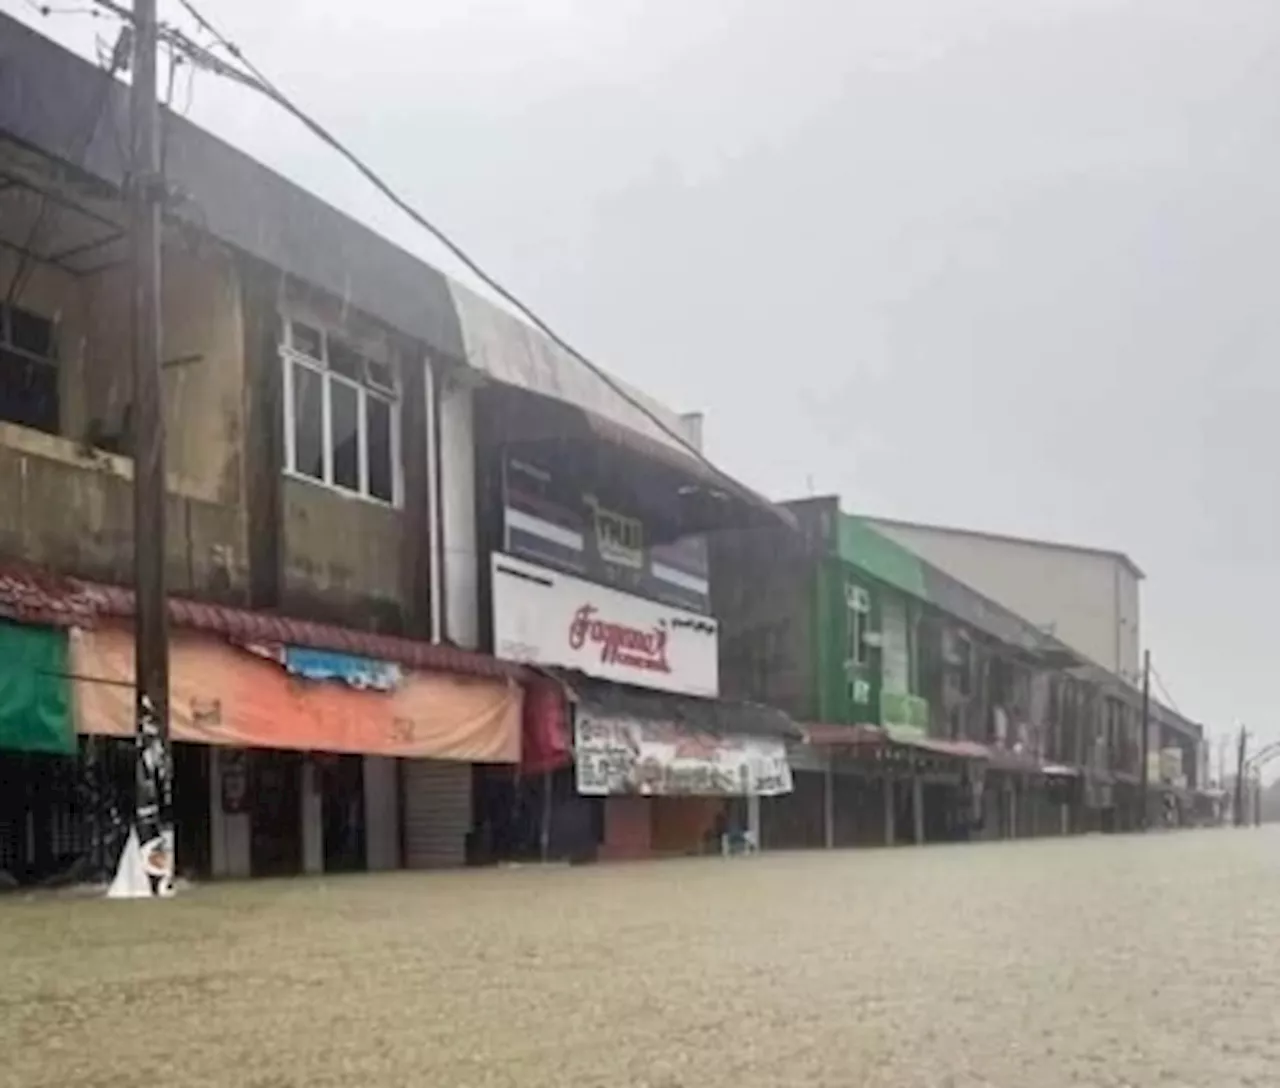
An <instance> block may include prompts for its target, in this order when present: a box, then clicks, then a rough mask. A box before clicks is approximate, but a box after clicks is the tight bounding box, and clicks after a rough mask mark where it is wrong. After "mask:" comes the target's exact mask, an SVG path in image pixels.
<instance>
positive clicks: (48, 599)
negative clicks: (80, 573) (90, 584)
mask: <svg viewBox="0 0 1280 1088" xmlns="http://www.w3.org/2000/svg"><path fill="white" fill-rule="evenodd" d="M94 615H95V611H94V606H93V600H92V598H91V597H90V596H89V594H88V592H87V590H86V588H85V586H84V585H83V584H82V583H80V582H73V581H71V580H70V579H67V578H62V577H59V576H58V575H56V574H50V573H49V572H48V571H42V570H39V569H37V568H35V567H29V566H26V565H24V564H11V565H8V566H6V567H5V568H3V569H0V617H3V618H4V619H9V620H16V621H17V622H18V623H40V624H45V625H47V626H49V627H80V626H84V625H86V624H89V623H92V622H93V617H94Z"/></svg>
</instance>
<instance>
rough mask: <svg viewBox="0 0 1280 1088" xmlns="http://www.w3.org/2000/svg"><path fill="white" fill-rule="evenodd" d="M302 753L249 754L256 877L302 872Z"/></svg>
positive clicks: (261, 751)
mask: <svg viewBox="0 0 1280 1088" xmlns="http://www.w3.org/2000/svg"><path fill="white" fill-rule="evenodd" d="M302 761H303V754H302V753H301V752H284V751H277V750H276V749H273V748H256V749H254V750H253V751H251V752H249V826H250V827H251V828H252V831H251V835H250V843H249V865H250V871H251V872H252V873H253V875H254V876H294V875H296V874H297V873H300V872H301V871H302Z"/></svg>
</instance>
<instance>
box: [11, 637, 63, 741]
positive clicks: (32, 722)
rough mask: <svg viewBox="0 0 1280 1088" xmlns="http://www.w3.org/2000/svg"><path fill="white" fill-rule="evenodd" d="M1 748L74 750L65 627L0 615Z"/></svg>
mask: <svg viewBox="0 0 1280 1088" xmlns="http://www.w3.org/2000/svg"><path fill="white" fill-rule="evenodd" d="M0 748H8V749H16V750H18V751H22V752H52V753H55V754H61V755H72V754H74V752H75V750H76V733H75V725H74V723H73V722H72V720H71V687H70V684H69V683H68V680H67V633H66V631H63V630H55V629H54V628H52V627H29V626H27V625H25V624H20V623H8V622H6V621H3V620H0Z"/></svg>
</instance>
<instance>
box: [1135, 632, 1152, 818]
mask: <svg viewBox="0 0 1280 1088" xmlns="http://www.w3.org/2000/svg"><path fill="white" fill-rule="evenodd" d="M1141 782H1142V788H1141V790H1140V794H1141V797H1142V813H1141V816H1140V818H1139V823H1138V826H1139V827H1141V828H1142V830H1143V831H1146V830H1147V825H1148V824H1149V823H1150V822H1151V819H1150V812H1151V808H1150V805H1149V803H1148V798H1149V797H1150V793H1151V651H1150V650H1144V651H1143V652H1142V779H1141Z"/></svg>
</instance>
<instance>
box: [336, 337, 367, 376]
mask: <svg viewBox="0 0 1280 1088" xmlns="http://www.w3.org/2000/svg"><path fill="white" fill-rule="evenodd" d="M329 369H330V370H332V371H333V372H334V373H335V374H341V375H342V376H343V377H345V378H350V379H352V381H357V382H362V381H364V356H362V355H361V354H360V353H359V352H358V351H356V349H355V348H353V347H352V346H351V345H350V344H344V343H343V342H342V341H341V340H339V339H338V338H337V337H336V336H332V335H331V336H330V337H329Z"/></svg>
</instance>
